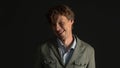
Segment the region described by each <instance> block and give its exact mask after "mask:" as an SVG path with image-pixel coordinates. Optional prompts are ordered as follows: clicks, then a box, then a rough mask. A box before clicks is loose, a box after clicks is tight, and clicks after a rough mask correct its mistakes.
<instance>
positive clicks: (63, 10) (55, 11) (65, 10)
mask: <svg viewBox="0 0 120 68" xmlns="http://www.w3.org/2000/svg"><path fill="white" fill-rule="evenodd" d="M55 15H63V16H65V17H66V18H67V19H68V20H74V12H73V11H72V10H71V9H70V7H68V6H67V5H57V6H55V7H52V8H50V9H49V11H48V13H47V18H48V20H49V22H51V20H52V19H54V16H55Z"/></svg>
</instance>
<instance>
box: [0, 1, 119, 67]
mask: <svg viewBox="0 0 120 68" xmlns="http://www.w3.org/2000/svg"><path fill="white" fill-rule="evenodd" d="M4 3H5V4H3V6H4V7H5V8H1V9H0V16H1V25H0V26H1V34H2V35H1V38H2V43H3V44H4V46H5V49H7V50H12V49H13V50H12V55H11V51H10V52H9V51H7V52H6V50H4V51H5V52H6V54H7V56H8V55H9V57H10V58H8V60H9V59H11V57H12V58H15V57H16V56H17V57H18V56H19V58H15V60H16V61H17V60H19V59H22V57H23V53H22V51H23V48H24V68H33V64H32V63H33V61H32V60H33V55H34V52H35V48H36V47H37V44H38V43H42V42H43V41H45V40H47V39H48V38H51V37H52V36H53V33H52V31H51V28H50V26H49V24H48V21H47V19H46V17H45V14H46V13H47V11H48V9H49V8H50V7H52V6H55V5H57V4H66V5H68V6H70V7H71V8H72V10H73V11H74V13H75V24H74V29H73V30H74V33H76V34H77V35H78V37H79V38H80V39H81V40H83V41H86V42H87V43H89V44H91V46H93V47H94V49H95V59H96V68H119V67H120V66H119V57H120V56H119V51H120V49H119V46H120V43H119V37H120V36H119V35H120V30H119V28H120V25H119V23H120V10H119V9H120V7H119V2H118V1H114V2H113V1H92V0H90V1H83V0H43V1H40V0H21V1H7V2H6V1H4ZM23 31H24V32H23ZM23 33H24V35H23ZM23 38H24V44H22V41H23ZM3 41H4V42H3ZM18 42H19V43H18ZM9 44H14V45H15V46H9ZM10 48H12V49H10ZM15 51H19V52H18V53H19V54H21V53H22V54H21V55H22V56H20V55H19V54H16V53H13V52H15ZM22 60H23V59H22ZM8 62H9V61H8ZM16 64H17V63H16ZM21 65H23V62H22V64H21ZM21 65H20V66H21ZM20 66H16V67H17V68H18V67H20ZM21 68H23V67H21Z"/></svg>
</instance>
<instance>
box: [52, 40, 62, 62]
mask: <svg viewBox="0 0 120 68" xmlns="http://www.w3.org/2000/svg"><path fill="white" fill-rule="evenodd" d="M57 45H58V43H57V41H54V42H52V44H50V47H51V52H53V53H54V55H55V57H56V58H57V59H58V61H59V62H60V63H61V64H63V62H62V58H61V56H60V52H59V50H58V46H57ZM51 57H54V56H53V55H51Z"/></svg>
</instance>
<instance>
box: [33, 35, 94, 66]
mask: <svg viewBox="0 0 120 68" xmlns="http://www.w3.org/2000/svg"><path fill="white" fill-rule="evenodd" d="M75 38H76V46H75V48H74V49H73V53H72V55H71V57H70V59H69V61H68V62H67V63H66V64H65V63H64V60H63V58H62V57H61V54H60V51H59V48H60V47H59V46H58V45H59V43H58V42H57V39H51V40H50V41H47V42H45V43H44V44H42V45H40V46H39V47H38V51H37V52H38V53H37V57H36V58H37V61H36V63H35V65H34V66H35V68H95V54H94V48H93V47H91V46H90V45H89V44H87V43H86V42H84V41H82V40H80V39H79V38H78V37H77V36H75Z"/></svg>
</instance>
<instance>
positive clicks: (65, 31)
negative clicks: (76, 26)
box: [52, 15, 73, 39]
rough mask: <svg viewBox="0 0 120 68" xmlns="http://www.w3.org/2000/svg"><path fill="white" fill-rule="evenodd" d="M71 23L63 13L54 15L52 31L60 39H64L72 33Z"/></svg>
mask: <svg viewBox="0 0 120 68" xmlns="http://www.w3.org/2000/svg"><path fill="white" fill-rule="evenodd" d="M72 25H73V20H69V19H67V18H66V17H65V16H63V15H56V16H54V19H53V20H52V28H53V31H54V33H55V35H56V36H57V37H58V38H60V39H65V38H67V37H69V36H70V35H71V34H72Z"/></svg>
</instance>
